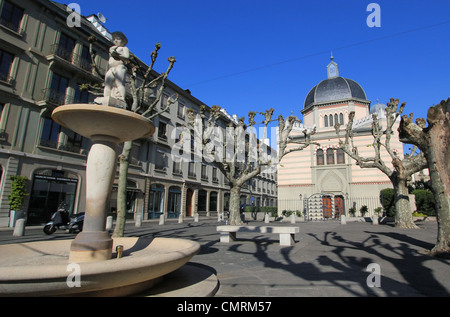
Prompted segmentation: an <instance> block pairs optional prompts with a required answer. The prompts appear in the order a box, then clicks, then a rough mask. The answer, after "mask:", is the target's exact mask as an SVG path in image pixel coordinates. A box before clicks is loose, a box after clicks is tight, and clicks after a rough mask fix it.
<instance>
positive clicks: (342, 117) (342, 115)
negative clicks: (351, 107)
mask: <svg viewBox="0 0 450 317" xmlns="http://www.w3.org/2000/svg"><path fill="white" fill-rule="evenodd" d="M339 123H340V124H344V114H342V113H341V114H339Z"/></svg>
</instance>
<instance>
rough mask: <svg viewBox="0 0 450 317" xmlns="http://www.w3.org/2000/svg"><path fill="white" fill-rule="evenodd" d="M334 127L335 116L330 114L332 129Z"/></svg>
mask: <svg viewBox="0 0 450 317" xmlns="http://www.w3.org/2000/svg"><path fill="white" fill-rule="evenodd" d="M332 126H334V123H333V115H332V114H330V127H332Z"/></svg>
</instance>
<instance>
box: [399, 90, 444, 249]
mask: <svg viewBox="0 0 450 317" xmlns="http://www.w3.org/2000/svg"><path fill="white" fill-rule="evenodd" d="M427 122H428V127H425V120H424V119H421V118H419V119H417V120H416V124H414V123H413V122H412V115H411V116H410V117H407V116H403V117H402V121H401V122H400V126H399V128H398V131H399V132H400V141H402V142H406V143H411V144H414V145H417V146H418V147H419V149H420V150H421V151H422V152H423V153H424V155H425V157H426V159H427V162H428V170H429V172H430V179H431V191H432V192H433V195H434V199H435V201H436V215H437V224H438V236H437V242H436V245H435V246H434V248H433V249H432V250H431V254H432V255H437V254H439V253H444V252H449V251H450V98H449V99H447V100H442V101H441V103H440V104H439V105H436V106H434V107H430V108H429V109H428V113H427Z"/></svg>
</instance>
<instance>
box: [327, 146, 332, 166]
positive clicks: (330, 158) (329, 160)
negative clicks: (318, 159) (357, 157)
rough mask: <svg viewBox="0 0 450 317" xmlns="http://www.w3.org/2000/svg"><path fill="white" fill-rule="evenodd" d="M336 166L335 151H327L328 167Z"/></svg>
mask: <svg viewBox="0 0 450 317" xmlns="http://www.w3.org/2000/svg"><path fill="white" fill-rule="evenodd" d="M333 164H334V151H333V149H328V150H327V165H333Z"/></svg>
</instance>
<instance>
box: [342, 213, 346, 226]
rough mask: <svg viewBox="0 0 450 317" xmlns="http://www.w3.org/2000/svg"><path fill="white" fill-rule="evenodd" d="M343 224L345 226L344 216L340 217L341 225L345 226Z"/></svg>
mask: <svg viewBox="0 0 450 317" xmlns="http://www.w3.org/2000/svg"><path fill="white" fill-rule="evenodd" d="M345 224H347V221H346V219H345V215H342V216H341V225H345Z"/></svg>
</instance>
